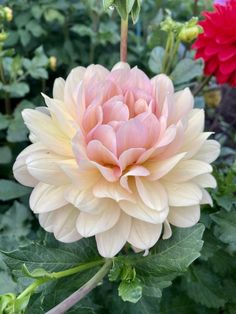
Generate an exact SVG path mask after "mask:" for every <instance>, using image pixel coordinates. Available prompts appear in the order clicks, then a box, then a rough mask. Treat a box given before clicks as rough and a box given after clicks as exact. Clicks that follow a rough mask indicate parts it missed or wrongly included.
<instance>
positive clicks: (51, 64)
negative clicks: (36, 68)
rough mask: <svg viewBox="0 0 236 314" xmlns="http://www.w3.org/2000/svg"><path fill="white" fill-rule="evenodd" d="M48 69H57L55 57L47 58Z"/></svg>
mask: <svg viewBox="0 0 236 314" xmlns="http://www.w3.org/2000/svg"><path fill="white" fill-rule="evenodd" d="M49 67H50V69H51V70H52V71H56V68H57V58H56V57H55V56H51V57H50V58H49Z"/></svg>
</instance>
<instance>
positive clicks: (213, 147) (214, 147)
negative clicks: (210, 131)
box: [194, 140, 220, 163]
mask: <svg viewBox="0 0 236 314" xmlns="http://www.w3.org/2000/svg"><path fill="white" fill-rule="evenodd" d="M219 154H220V144H219V143H218V142H217V141H214V140H207V141H205V143H204V144H203V145H202V146H201V148H200V150H199V151H198V152H197V153H196V155H195V156H194V159H199V160H203V161H205V162H208V163H212V162H213V161H215V160H216V159H217V158H218V157H219Z"/></svg>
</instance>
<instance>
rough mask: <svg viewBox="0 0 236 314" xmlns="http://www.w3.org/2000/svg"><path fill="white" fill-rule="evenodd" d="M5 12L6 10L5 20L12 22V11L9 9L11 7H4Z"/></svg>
mask: <svg viewBox="0 0 236 314" xmlns="http://www.w3.org/2000/svg"><path fill="white" fill-rule="evenodd" d="M3 10H4V13H5V18H6V20H7V22H11V21H12V19H13V12H12V9H11V8H9V7H4V8H3Z"/></svg>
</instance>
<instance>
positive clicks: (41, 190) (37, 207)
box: [30, 182, 68, 213]
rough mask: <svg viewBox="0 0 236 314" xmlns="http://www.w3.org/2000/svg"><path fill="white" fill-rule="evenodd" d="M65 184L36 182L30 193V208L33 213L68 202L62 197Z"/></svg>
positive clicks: (46, 210)
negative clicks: (56, 184) (54, 184)
mask: <svg viewBox="0 0 236 314" xmlns="http://www.w3.org/2000/svg"><path fill="white" fill-rule="evenodd" d="M65 189H66V186H64V185H62V186H53V185H48V184H45V183H41V182H40V183H38V185H36V187H35V188H34V189H33V192H32V193H31V195H30V208H31V209H32V211H33V212H34V213H45V212H50V211H52V210H55V209H58V208H60V207H62V206H65V205H66V204H68V202H67V201H66V199H65V198H64V192H65Z"/></svg>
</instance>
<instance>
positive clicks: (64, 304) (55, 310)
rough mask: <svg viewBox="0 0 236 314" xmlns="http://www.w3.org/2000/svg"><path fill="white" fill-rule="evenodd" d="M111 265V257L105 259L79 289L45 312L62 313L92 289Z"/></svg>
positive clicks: (51, 313) (48, 313)
mask: <svg viewBox="0 0 236 314" xmlns="http://www.w3.org/2000/svg"><path fill="white" fill-rule="evenodd" d="M111 265H112V259H107V260H106V262H105V264H104V265H103V266H102V268H100V270H99V271H98V272H97V273H96V274H95V275H94V276H93V277H92V278H91V279H90V280H89V281H88V282H86V283H85V284H84V285H83V286H82V287H81V288H80V289H78V290H77V291H75V292H74V293H73V294H72V295H70V296H69V297H68V298H66V299H65V300H64V301H62V302H61V303H60V304H58V305H57V306H55V307H54V308H53V309H51V310H50V311H48V312H47V313H46V314H63V313H65V312H66V311H67V310H69V309H70V308H71V307H72V306H74V305H75V304H76V303H77V302H78V301H80V300H81V299H83V298H84V297H85V296H86V295H87V294H88V293H89V292H90V291H91V290H93V289H94V288H95V287H96V286H97V285H98V283H99V282H100V281H101V280H102V279H103V278H104V277H105V276H106V275H107V273H108V272H109V270H110V268H111Z"/></svg>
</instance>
